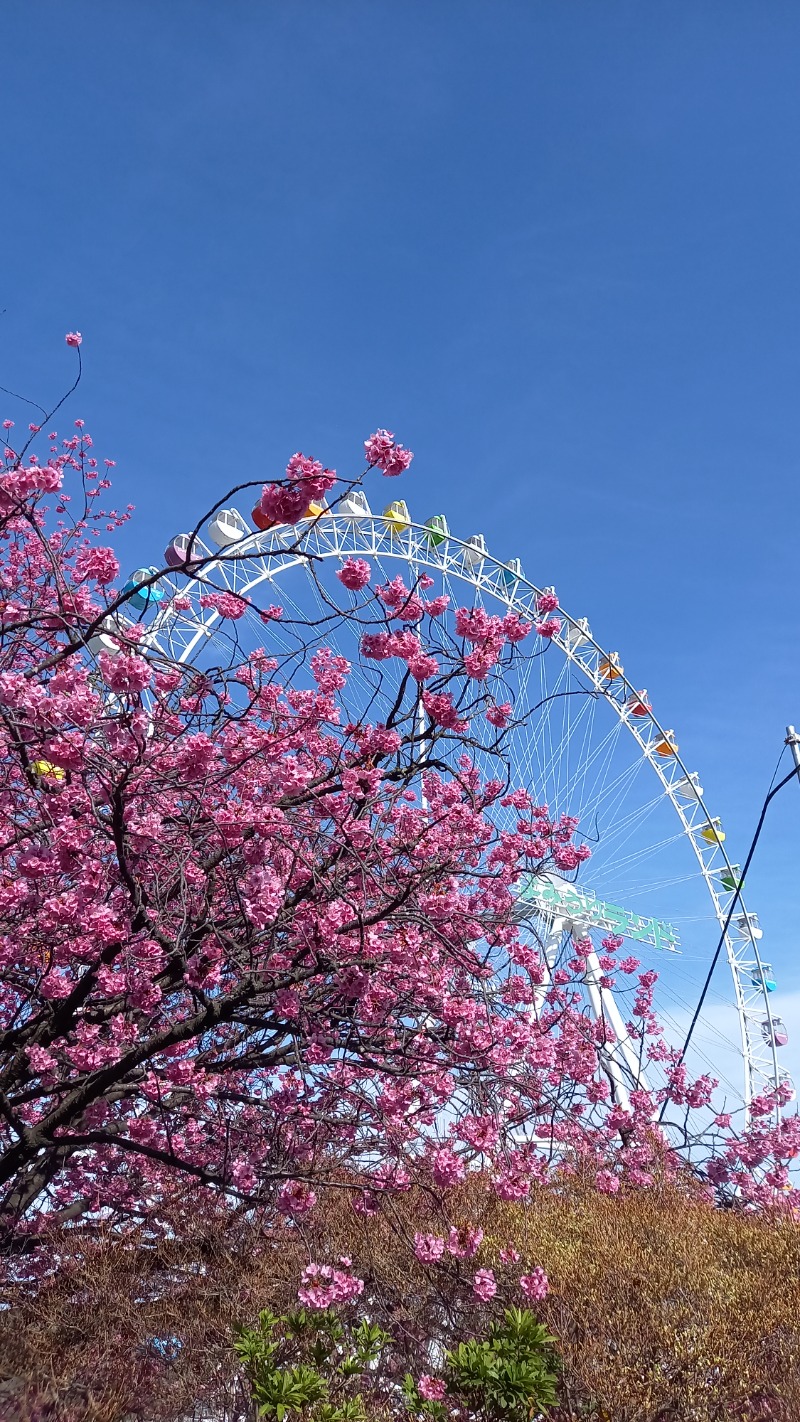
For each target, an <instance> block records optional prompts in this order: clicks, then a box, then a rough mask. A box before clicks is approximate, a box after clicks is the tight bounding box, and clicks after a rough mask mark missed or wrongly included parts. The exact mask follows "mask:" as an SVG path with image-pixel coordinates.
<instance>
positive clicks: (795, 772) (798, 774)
mask: <svg viewBox="0 0 800 1422" xmlns="http://www.w3.org/2000/svg"><path fill="white" fill-rule="evenodd" d="M782 755H783V751H781V756H782ZM778 765H780V758H779V760H778ZM776 771H777V766H776ZM775 773H776V772H773V776H772V778H773V780H774V779H775ZM795 779H797V780H800V765H796V766H793V768H792V769H791V770H790V771H789V774H788V775H786V776H784V778H783V780H779V781H778V783H777V785H776V786H775V788H774V789H773V790H770V792H769V794H768V795H767V798H766V800H765V801H764V804H763V806H762V807H761V814H760V815H759V818H758V824H757V825H756V832H755V834H754V835H753V839H752V842H751V844H750V848H749V850H748V851H747V858H746V860H745V862H744V865H743V866H742V869H741V872H740V874H739V877H738V881H737V884H736V892H735V893H734V896H733V898H732V899H731V903H730V908H729V909H728V913H727V916H726V919H725V922H724V923H723V925H722V932H721V933H720V935H719V942H718V944H717V948H716V952H715V953H714V956H713V958H712V959H711V967H710V968H709V970H708V975H707V977H706V980H705V982H704V984H703V991H702V992H701V994H700V1001H699V1002H698V1004H697V1007H696V1008H695V1013H694V1017H693V1018H692V1020H691V1022H690V1024H689V1031H688V1032H687V1033H686V1038H685V1040H684V1043H683V1050H682V1051H681V1055H680V1059H679V1061H678V1066H680V1065H681V1064H682V1062H683V1060H684V1058H685V1056H686V1053H687V1051H688V1049H689V1043H690V1041H691V1039H692V1033H693V1032H694V1029H695V1027H696V1026H697V1019H698V1017H699V1016H700V1012H701V1009H702V1006H703V1003H704V1002H705V1000H706V993H707V992H708V989H709V986H710V984H711V979H712V977H713V975H714V969H715V968H716V966H717V961H718V959H719V955H720V953H721V952H722V946H723V944H724V942H725V934H726V933H727V932H728V925H729V923H730V921H731V919H732V917H733V911H734V909H735V908H736V905H737V903H738V902H739V896H740V894H741V892H742V884H743V883H744V879H745V875H746V873H747V871H748V869H749V868H750V862H751V860H752V858H753V855H754V854H755V852H756V845H757V844H758V840H759V836H760V834H761V830H762V828H763V825H764V820H765V819H766V815H767V810H768V809H769V805H770V801H771V800H774V798H775V796H776V795H777V793H778V791H779V790H782V789H783V787H784V785H788V784H789V781H790V780H795ZM668 1101H669V1097H667V1100H666V1101H665V1102H664V1104H663V1105H662V1107H661V1110H660V1111H659V1113H658V1119H659V1121H662V1120H663V1118H664V1112H665V1111H666V1109H667V1104H668Z"/></svg>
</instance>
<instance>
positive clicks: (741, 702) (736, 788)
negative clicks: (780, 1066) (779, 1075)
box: [0, 0, 800, 1065]
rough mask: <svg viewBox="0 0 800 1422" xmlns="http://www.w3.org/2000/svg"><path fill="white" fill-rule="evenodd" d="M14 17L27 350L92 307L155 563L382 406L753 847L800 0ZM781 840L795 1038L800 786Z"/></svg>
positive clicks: (420, 501)
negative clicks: (229, 505) (245, 487)
mask: <svg viewBox="0 0 800 1422" xmlns="http://www.w3.org/2000/svg"><path fill="white" fill-rule="evenodd" d="M2 36H3V117H2V154H3V157H2V173H3V180H4V182H3V196H4V203H3V206H4V215H3V223H2V238H0V250H1V251H2V270H0V310H2V309H3V308H5V311H4V314H3V315H2V316H0V341H2V348H1V350H0V383H2V384H4V385H8V386H11V387H12V388H13V389H15V390H19V391H21V392H23V393H24V394H28V395H30V396H31V397H32V398H35V399H37V400H42V401H44V402H46V401H47V400H48V399H50V398H52V397H54V396H55V395H57V394H58V393H60V392H61V390H62V388H63V387H64V385H65V383H66V381H67V378H68V374H69V372H70V371H71V370H72V362H71V359H70V357H71V356H72V353H71V352H68V351H67V350H66V348H65V347H64V343H63V337H64V332H65V331H66V330H69V329H73V328H77V329H79V330H81V331H82V332H83V335H84V345H83V354H84V356H85V360H86V370H87V373H86V376H85V383H84V386H83V389H82V391H81V393H80V395H79V397H78V399H77V401H76V402H73V406H72V407H71V414H72V416H73V417H74V416H75V415H82V416H83V417H84V418H85V419H86V421H87V425H88V427H89V428H90V429H91V430H92V431H93V433H94V435H95V438H96V442H97V444H98V446H99V452H100V453H101V454H103V455H106V454H107V455H109V456H111V457H114V458H116V460H117V461H118V467H117V471H116V473H117V477H118V488H119V491H120V492H119V500H120V502H127V501H128V500H130V501H132V502H134V503H135V504H136V505H137V509H138V513H137V516H136V522H135V524H134V525H133V527H132V529H131V530H130V531H129V532H128V533H127V534H126V539H125V557H126V558H127V559H128V561H129V562H130V564H131V565H132V566H135V565H136V564H137V563H141V562H146V563H149V562H150V561H152V560H156V561H158V559H159V557H160V553H161V549H162V548H163V546H164V543H165V542H166V537H167V535H169V534H171V533H173V532H175V531H177V530H178V529H179V528H181V527H185V526H186V525H188V524H190V523H191V522H193V519H194V516H195V515H196V514H198V513H199V512H200V511H201V510H202V509H203V508H204V507H205V506H206V505H207V504H208V503H210V502H212V501H213V500H215V499H216V498H217V497H219V495H220V494H221V493H222V492H223V491H224V490H225V488H226V487H227V486H229V485H230V484H233V483H236V482H238V481H239V480H241V479H242V478H260V477H261V476H262V475H263V476H264V477H269V476H270V475H274V474H276V473H279V472H280V471H281V470H282V468H283V466H284V465H285V462H286V459H287V457H288V456H289V455H290V454H291V453H293V452H294V451H295V450H296V449H298V448H299V449H302V450H304V451H305V452H308V453H311V454H314V455H316V456H319V457H320V458H321V459H323V460H324V461H325V462H326V463H328V464H332V465H335V466H336V467H338V468H339V470H340V471H342V472H344V471H354V470H356V469H357V468H358V467H359V454H360V442H361V440H362V439H363V438H364V437H365V435H366V434H368V433H369V432H370V431H371V430H372V429H374V428H375V426H377V425H388V426H389V428H391V429H394V430H396V431H397V432H398V434H399V436H400V437H401V438H402V439H403V441H404V442H405V443H407V444H409V445H410V446H411V447H412V448H413V449H414V450H415V451H416V461H415V463H414V465H413V469H412V473H411V475H410V477H409V479H408V480H407V481H406V496H407V498H408V500H409V503H410V505H411V508H412V512H413V513H414V514H415V516H418V517H420V518H425V517H427V516H428V515H429V514H430V513H432V512H435V511H440V510H445V511H447V513H448V515H449V518H450V525H451V527H452V528H453V529H454V531H456V532H459V533H461V534H462V535H464V536H466V535H469V534H471V533H473V532H474V531H476V529H481V530H482V531H483V532H484V533H485V534H486V537H487V540H488V543H489V546H490V548H491V549H492V550H493V551H494V552H496V553H498V554H499V555H500V556H503V557H510V556H513V555H519V556H521V557H522V560H523V563H524V566H525V569H526V571H527V572H528V573H529V575H530V576H531V577H533V578H534V580H535V581H536V582H538V583H539V584H540V585H542V584H548V583H555V584H556V586H557V587H558V589H559V592H560V594H561V598H562V602H563V603H564V605H565V606H566V608H567V609H568V610H569V611H570V612H572V613H573V614H575V615H581V614H586V615H588V616H589V617H590V619H591V622H592V627H593V629H594V631H595V632H596V634H597V635H598V637H599V638H600V640H601V641H602V642H604V643H605V644H606V645H608V646H611V647H618V648H619V649H620V650H621V651H622V653H623V658H624V661H625V665H626V670H629V671H630V672H631V674H632V675H633V678H634V680H635V681H636V682H637V684H639V685H644V686H646V687H647V688H648V689H649V691H650V693H651V695H652V699H653V701H654V704H655V708H656V711H657V713H659V715H660V717H661V719H662V720H663V722H664V723H666V724H667V725H669V726H675V728H676V729H677V731H678V735H679V739H680V743H681V750H682V752H683V753H685V755H686V757H687V759H688V761H689V763H690V764H691V765H692V766H696V767H697V768H698V769H699V770H700V771H701V774H702V780H703V784H704V786H705V789H706V792H707V799H708V801H709V803H710V805H711V807H712V810H713V812H714V813H716V814H719V815H721V816H722V818H723V821H724V823H725V825H726V828H727V830H728V836H729V845H730V847H731V849H732V857H734V858H741V857H743V854H744V852H745V850H746V847H747V844H748V843H749V840H750V835H751V832H752V829H753V827H754V823H755V819H756V816H757V813H758V810H759V808H760V805H761V801H762V799H763V795H764V793H765V790H766V788H767V784H768V782H769V779H770V776H771V775H772V772H773V768H774V765H775V761H776V759H777V756H778V753H779V751H780V745H781V740H782V737H783V734H784V724H785V722H786V721H787V720H789V721H791V720H794V721H796V722H797V723H798V724H800V675H799V674H798V655H797V647H798V641H797V620H798V606H799V602H800V600H799V599H798V595H797V584H798V566H799V565H800V539H799V538H798V527H799V526H800V496H799V495H798V463H799V458H798V457H799V456H800V424H799V422H798V398H797V396H798V377H799V376H800V321H799V320H798V317H800V260H799V257H800V186H799V185H798V148H799V147H800V83H798V74H799V73H800V6H798V3H797V0H770V4H768V5H765V4H759V3H757V0H749V3H741V0H669V3H667V0H649V3H647V4H641V3H626V0H606V3H602V4H600V3H597V0H585V3H580V0H513V3H508V0H480V3H475V0H449V3H447V2H446V0H368V3H355V0H249V3H246V2H245V0H225V3H224V4H220V3H219V2H218V0H167V3H164V0H128V3H123V0H116V3H114V4H108V3H103V2H102V0H91V3H90V0H71V3H69V4H64V3H62V0H58V3H56V2H55V0H37V3H36V4H35V5H31V4H29V3H27V0H6V4H5V6H4V10H3V22H2ZM5 408H8V410H9V413H11V414H12V415H13V416H14V417H15V418H18V419H21V420H23V421H24V420H25V419H26V411H25V409H24V407H22V406H19V407H16V406H14V404H13V402H9V401H8V399H7V397H3V409H4V410H5ZM62 425H63V420H62ZM762 845H763V848H762V850H761V853H760V857H759V859H758V861H757V864H756V866H755V867H754V870H753V872H752V874H751V876H750V881H749V885H748V888H749V890H750V893H749V899H750V901H751V905H752V907H754V908H756V909H757V910H758V912H759V914H760V917H761V920H762V923H763V926H764V928H765V939H764V943H763V945H762V948H763V950H764V953H765V956H766V957H768V958H771V959H772V960H773V962H774V963H775V964H776V966H777V968H778V976H779V986H780V988H781V994H780V998H779V1000H778V1001H777V1003H776V1009H777V1010H779V1011H782V1013H783V1015H784V1017H786V1019H787V1021H788V1022H790V1024H792V1025H793V1027H794V1041H793V1046H792V1048H791V1049H789V1051H788V1053H787V1055H786V1058H785V1059H786V1061H787V1064H789V1063H790V1060H791V1059H793V1061H794V1063H795V1064H796V1065H800V965H799V964H798V954H797V944H798V937H799V936H800V923H799V922H798V919H800V872H799V865H800V787H798V788H797V790H796V791H795V787H794V786H790V787H788V788H787V790H786V791H784V792H783V793H782V795H781V796H780V797H779V799H778V801H777V802H776V805H775V807H774V809H773V811H772V812H771V815H770V818H769V820H768V823H767V828H766V831H765V834H764V837H763V840H762ZM712 947H713V944H710V945H709V949H711V948H712Z"/></svg>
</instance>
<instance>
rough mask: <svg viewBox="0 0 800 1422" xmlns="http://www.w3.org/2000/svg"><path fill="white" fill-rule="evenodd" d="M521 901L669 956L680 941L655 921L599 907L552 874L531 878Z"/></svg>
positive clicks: (586, 892)
mask: <svg viewBox="0 0 800 1422" xmlns="http://www.w3.org/2000/svg"><path fill="white" fill-rule="evenodd" d="M522 897H523V899H525V900H526V902H528V903H531V904H535V905H536V907H537V908H543V909H545V910H546V911H549V912H550V913H551V914H552V913H553V910H557V911H558V913H559V915H560V916H563V917H564V918H571V919H577V920H583V921H584V922H586V924H587V926H590V927H592V928H602V929H603V930H604V931H605V932H607V933H618V934H619V935H620V937H622V938H631V939H632V940H633V941H634V942H635V943H649V944H650V946H651V948H662V949H667V950H668V951H669V952H671V953H675V952H676V951H677V949H678V944H679V942H680V939H679V938H678V934H677V932H676V931H675V929H674V928H673V927H672V925H671V924H669V923H662V922H661V920H660V919H656V918H642V917H641V916H640V915H639V914H637V913H630V912H629V911H628V909H623V908H617V907H616V906H615V905H614V904H604V903H601V901H600V900H599V899H598V898H597V895H596V894H593V893H592V891H591V889H578V888H577V886H576V885H575V884H569V883H567V880H566V879H559V878H558V877H557V876H556V875H555V874H547V875H539V876H534V877H533V878H531V879H530V880H529V881H528V883H527V885H526V887H525V888H524V889H523V891H522Z"/></svg>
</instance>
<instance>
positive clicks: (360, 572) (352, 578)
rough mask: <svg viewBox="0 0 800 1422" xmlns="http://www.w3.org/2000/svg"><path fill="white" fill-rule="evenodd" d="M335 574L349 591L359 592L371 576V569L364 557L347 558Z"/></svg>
mask: <svg viewBox="0 0 800 1422" xmlns="http://www.w3.org/2000/svg"><path fill="white" fill-rule="evenodd" d="M336 576H337V578H338V579H339V581H340V583H343V584H344V586H345V587H346V588H349V589H350V591H351V592H359V591H360V590H361V588H365V587H366V586H367V583H368V582H369V580H370V578H371V577H372V569H371V568H370V565H369V563H368V562H367V560H366V558H347V559H346V560H345V562H344V563H343V564H342V566H341V568H340V569H339V571H338V572H337V574H336Z"/></svg>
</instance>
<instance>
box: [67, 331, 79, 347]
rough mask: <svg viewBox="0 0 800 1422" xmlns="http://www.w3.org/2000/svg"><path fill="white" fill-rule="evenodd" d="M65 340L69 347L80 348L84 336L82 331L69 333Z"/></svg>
mask: <svg viewBox="0 0 800 1422" xmlns="http://www.w3.org/2000/svg"><path fill="white" fill-rule="evenodd" d="M64 340H65V341H66V343H67V345H68V346H79V345H80V344H81V342H82V340H83V336H82V335H81V333H80V331H67V334H66V336H65V337H64Z"/></svg>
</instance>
